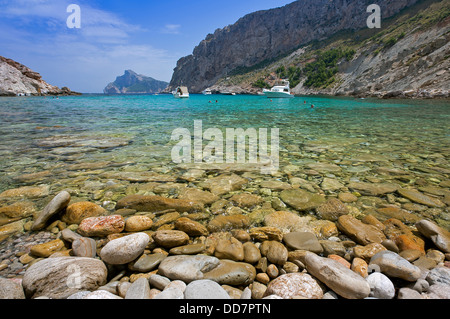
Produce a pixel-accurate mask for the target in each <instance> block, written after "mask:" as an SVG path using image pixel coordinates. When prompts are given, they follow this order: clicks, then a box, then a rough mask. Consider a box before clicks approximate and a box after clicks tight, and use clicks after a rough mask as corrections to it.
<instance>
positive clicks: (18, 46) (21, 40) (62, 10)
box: [0, 0, 180, 92]
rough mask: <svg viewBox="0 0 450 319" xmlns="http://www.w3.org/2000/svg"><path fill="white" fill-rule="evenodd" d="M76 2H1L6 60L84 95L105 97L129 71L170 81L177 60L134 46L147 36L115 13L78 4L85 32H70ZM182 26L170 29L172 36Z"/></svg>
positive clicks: (0, 27)
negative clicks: (69, 19)
mask: <svg viewBox="0 0 450 319" xmlns="http://www.w3.org/2000/svg"><path fill="white" fill-rule="evenodd" d="M71 3H73V0H0V14H2V16H3V17H4V18H5V19H3V20H0V43H2V50H1V52H0V54H1V55H7V56H8V57H9V58H12V59H14V60H18V61H19V62H21V63H23V64H25V65H27V66H29V67H31V68H32V69H34V70H35V71H37V72H40V73H41V74H42V75H43V78H44V80H46V81H48V82H49V83H51V84H54V85H58V86H60V87H61V86H68V87H69V88H71V89H72V90H75V91H81V92H102V90H103V88H104V87H105V86H106V85H107V84H108V83H109V82H111V81H113V80H114V79H115V77H116V76H118V75H120V74H122V73H123V71H124V70H125V69H133V70H134V71H136V72H138V73H141V74H145V75H148V76H152V77H154V78H157V79H160V80H166V81H168V80H170V77H171V72H172V70H173V67H174V66H175V64H176V60H177V57H176V56H174V55H173V54H170V53H169V52H167V51H165V50H162V49H158V48H154V47H152V46H151V45H149V44H142V43H139V44H136V43H133V38H134V36H135V35H138V34H139V33H142V32H146V31H147V30H145V29H143V28H142V27H141V26H139V25H134V24H130V23H128V22H127V21H126V20H124V19H123V18H121V17H120V16H118V15H117V14H115V13H113V12H108V11H105V10H100V9H97V8H94V7H92V6H91V5H90V4H89V3H88V2H87V0H82V1H80V0H79V1H78V4H79V5H80V8H81V29H69V28H67V26H66V20H67V17H68V16H69V13H67V11H66V8H67V6H68V5H69V4H71ZM179 28H180V26H179V25H166V26H165V28H164V29H165V30H166V31H167V32H168V33H171V34H176V33H177V32H179Z"/></svg>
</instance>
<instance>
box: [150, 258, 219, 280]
mask: <svg viewBox="0 0 450 319" xmlns="http://www.w3.org/2000/svg"><path fill="white" fill-rule="evenodd" d="M219 263H220V260H219V259H218V258H216V257H212V256H205V255H197V256H187V255H180V256H169V257H167V258H166V259H164V260H163V261H162V262H161V264H160V265H159V268H158V273H159V274H161V275H163V276H166V277H167V278H169V279H171V280H182V281H184V282H185V283H190V282H191V281H194V280H200V279H204V273H206V272H208V271H210V270H212V269H214V268H215V267H217V266H218V265H219Z"/></svg>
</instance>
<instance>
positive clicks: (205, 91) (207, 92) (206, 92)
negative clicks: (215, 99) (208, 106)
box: [202, 89, 212, 95]
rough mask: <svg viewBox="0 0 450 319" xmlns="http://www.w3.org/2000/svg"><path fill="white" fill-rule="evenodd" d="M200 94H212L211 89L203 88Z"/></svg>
mask: <svg viewBox="0 0 450 319" xmlns="http://www.w3.org/2000/svg"><path fill="white" fill-rule="evenodd" d="M202 94H203V95H211V94H212V92H211V89H205V90H203V92H202Z"/></svg>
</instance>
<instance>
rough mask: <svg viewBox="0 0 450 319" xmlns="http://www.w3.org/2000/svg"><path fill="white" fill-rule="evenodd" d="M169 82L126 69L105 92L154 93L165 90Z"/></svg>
mask: <svg viewBox="0 0 450 319" xmlns="http://www.w3.org/2000/svg"><path fill="white" fill-rule="evenodd" d="M168 85H169V83H167V82H164V81H159V80H156V79H154V78H152V77H148V76H145V75H142V74H137V73H136V72H134V71H133V70H125V72H124V74H123V75H122V76H118V77H117V78H116V80H115V81H114V82H111V83H109V84H108V85H107V86H106V87H105V89H104V90H103V92H104V93H105V94H145V93H147V94H153V93H159V92H161V91H162V90H164V89H165V88H166V87H167V86H168Z"/></svg>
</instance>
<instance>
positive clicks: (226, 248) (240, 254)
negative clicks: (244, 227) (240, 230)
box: [214, 237, 244, 261]
mask: <svg viewBox="0 0 450 319" xmlns="http://www.w3.org/2000/svg"><path fill="white" fill-rule="evenodd" d="M214 256H216V257H217V258H219V259H230V260H234V261H242V260H244V246H243V245H242V243H241V242H240V241H239V240H237V239H236V238H234V237H231V238H230V239H229V240H228V239H220V240H219V241H218V242H217V246H216V250H215V252H214Z"/></svg>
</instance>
